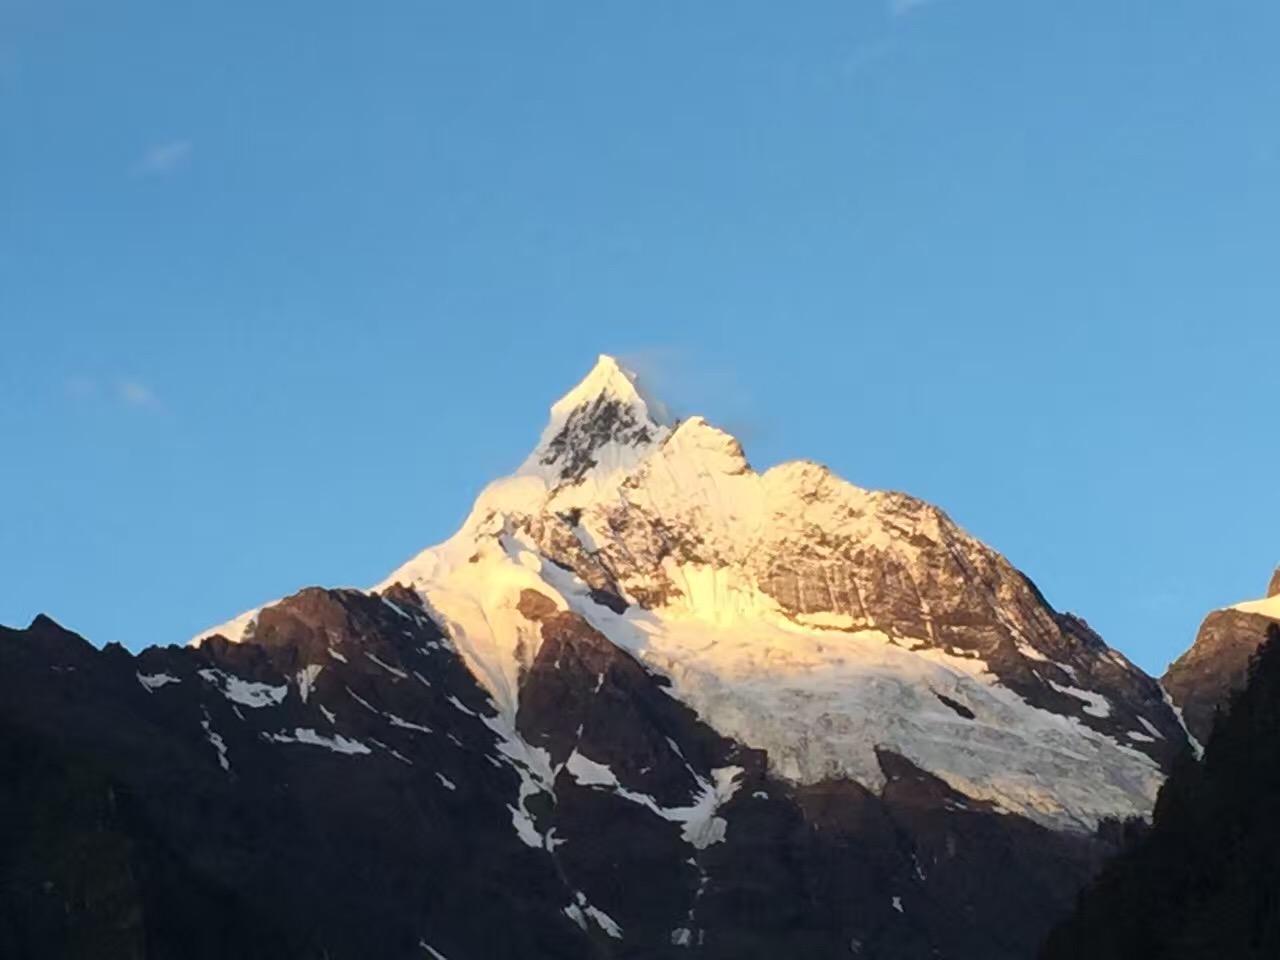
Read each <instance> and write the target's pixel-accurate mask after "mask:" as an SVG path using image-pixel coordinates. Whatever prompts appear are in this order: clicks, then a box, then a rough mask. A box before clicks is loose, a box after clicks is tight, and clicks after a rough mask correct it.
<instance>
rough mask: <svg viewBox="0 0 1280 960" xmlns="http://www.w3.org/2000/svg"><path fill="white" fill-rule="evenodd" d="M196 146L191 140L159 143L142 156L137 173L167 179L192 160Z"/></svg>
mask: <svg viewBox="0 0 1280 960" xmlns="http://www.w3.org/2000/svg"><path fill="white" fill-rule="evenodd" d="M193 149H194V144H192V142H191V141H190V140H185V139H184V140H167V141H165V142H164V143H157V144H155V145H154V146H152V147H151V148H149V149H148V150H147V152H146V153H144V154H143V155H142V159H141V160H139V161H138V166H137V171H138V173H140V174H142V175H143V176H145V177H167V176H169V175H170V174H172V173H174V172H176V171H177V170H179V169H181V168H182V167H183V166H185V165H186V164H187V162H188V161H189V160H190V159H191V152H192V150H193Z"/></svg>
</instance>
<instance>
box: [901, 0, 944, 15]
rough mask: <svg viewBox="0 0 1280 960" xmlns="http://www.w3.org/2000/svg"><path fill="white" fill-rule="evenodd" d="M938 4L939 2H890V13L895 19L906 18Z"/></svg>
mask: <svg viewBox="0 0 1280 960" xmlns="http://www.w3.org/2000/svg"><path fill="white" fill-rule="evenodd" d="M936 2H937V0H889V12H890V13H891V14H893V16H895V17H905V16H906V15H907V14H909V13H914V12H915V11H917V10H919V9H920V8H921V7H927V6H929V5H930V4H933V3H936Z"/></svg>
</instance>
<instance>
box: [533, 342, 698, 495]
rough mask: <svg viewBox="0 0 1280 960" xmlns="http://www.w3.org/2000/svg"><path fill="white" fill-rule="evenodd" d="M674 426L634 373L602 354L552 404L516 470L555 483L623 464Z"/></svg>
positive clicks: (576, 480)
mask: <svg viewBox="0 0 1280 960" xmlns="http://www.w3.org/2000/svg"><path fill="white" fill-rule="evenodd" d="M674 425H675V421H674V420H672V419H671V417H670V415H669V414H668V412H667V409H666V407H665V406H664V405H663V404H662V403H661V402H660V401H658V400H656V399H654V398H653V397H651V396H650V395H649V394H647V393H646V392H645V390H644V388H643V387H642V386H641V385H640V382H639V378H638V377H637V376H636V374H635V373H634V372H632V371H631V370H628V369H626V368H625V367H623V366H622V365H621V364H619V363H618V361H617V360H616V359H614V358H613V357H611V356H608V355H606V354H601V355H600V357H599V359H598V360H597V361H596V365H595V366H594V367H593V368H592V369H591V372H590V373H589V374H587V376H586V377H585V378H584V379H583V380H582V382H581V383H579V384H578V385H577V386H576V387H574V388H573V389H572V390H570V391H569V392H568V393H566V394H565V395H564V396H563V397H561V398H560V400H558V401H557V402H556V403H555V404H554V405H553V406H552V407H551V419H550V422H549V423H548V424H547V426H546V429H544V430H543V432H542V438H541V439H540V440H539V442H538V446H537V447H536V448H535V449H534V451H533V453H531V454H530V455H529V457H528V459H527V460H525V462H524V464H523V465H522V466H521V467H520V469H519V470H518V471H517V475H520V476H525V475H533V476H539V477H542V478H543V479H545V480H546V481H547V482H548V484H549V485H551V486H556V485H559V484H561V483H581V482H582V481H583V480H584V479H585V478H586V477H587V475H588V474H590V473H610V472H613V471H615V470H618V469H625V468H627V467H630V466H633V465H634V464H635V463H636V462H638V461H639V460H640V459H641V458H643V456H644V455H645V453H646V452H647V451H648V450H649V449H651V448H652V446H653V445H655V444H657V443H660V442H661V441H662V440H663V439H665V438H666V436H667V435H668V434H669V433H670V431H671V428H672V427H673V426H674Z"/></svg>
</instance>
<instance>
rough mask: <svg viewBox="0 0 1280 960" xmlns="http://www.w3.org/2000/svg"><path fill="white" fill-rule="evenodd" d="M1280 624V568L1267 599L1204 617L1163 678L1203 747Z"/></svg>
mask: <svg viewBox="0 0 1280 960" xmlns="http://www.w3.org/2000/svg"><path fill="white" fill-rule="evenodd" d="M1276 623H1280V568H1277V570H1276V572H1275V574H1274V575H1273V576H1272V578H1271V583H1270V585H1269V586H1268V588H1267V596H1266V598H1265V599H1263V600H1252V601H1249V602H1248V603H1240V604H1236V605H1235V606H1233V607H1227V608H1226V609H1224V610H1215V611H1213V612H1212V613H1210V614H1209V616H1207V617H1205V620H1204V623H1203V624H1202V625H1201V627H1200V632H1199V633H1198V634H1196V640H1195V643H1193V644H1192V645H1191V648H1190V649H1189V650H1187V652H1186V653H1184V654H1183V655H1182V656H1181V657H1179V658H1178V659H1177V660H1175V661H1174V662H1173V663H1172V664H1171V665H1170V667H1169V669H1168V670H1167V671H1166V672H1165V675H1164V678H1163V679H1162V680H1161V681H1160V682H1161V684H1162V685H1163V686H1164V688H1165V689H1166V690H1168V691H1169V695H1170V696H1171V697H1172V698H1173V701H1174V703H1176V704H1177V705H1178V706H1179V707H1180V708H1181V709H1182V712H1183V716H1184V717H1185V718H1186V721H1187V727H1188V729H1189V730H1190V731H1191V733H1192V734H1193V735H1194V736H1195V737H1196V738H1197V739H1198V740H1200V741H1201V742H1204V741H1205V740H1207V739H1208V737H1209V731H1210V730H1212V729H1213V720H1214V715H1215V714H1216V713H1217V711H1218V710H1219V709H1220V708H1222V707H1225V706H1226V705H1227V703H1228V702H1229V701H1230V699H1231V695H1232V694H1233V693H1235V692H1236V691H1238V690H1240V689H1242V688H1243V687H1244V684H1245V681H1246V680H1247V679H1248V676H1249V664H1250V662H1251V660H1252V659H1253V655H1254V654H1255V653H1256V652H1257V650H1258V647H1260V646H1261V645H1262V642H1263V641H1264V640H1265V639H1266V637H1267V631H1268V630H1269V629H1270V628H1271V627H1272V626H1273V625H1275V624H1276Z"/></svg>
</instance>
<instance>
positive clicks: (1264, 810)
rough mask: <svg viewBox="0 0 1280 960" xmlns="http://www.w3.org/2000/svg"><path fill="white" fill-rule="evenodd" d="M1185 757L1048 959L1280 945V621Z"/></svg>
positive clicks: (1195, 953) (1169, 959) (1101, 959)
mask: <svg viewBox="0 0 1280 960" xmlns="http://www.w3.org/2000/svg"><path fill="white" fill-rule="evenodd" d="M1206 740H1207V743H1206V746H1205V752H1204V757H1203V761H1197V760H1195V759H1194V758H1193V757H1192V756H1191V755H1190V754H1188V755H1186V756H1185V757H1183V758H1182V760H1181V761H1180V762H1179V764H1178V766H1177V767H1176V769H1175V770H1174V772H1173V774H1172V775H1171V776H1170V778H1169V780H1168V781H1167V782H1166V783H1165V786H1164V788H1163V789H1162V790H1161V792H1160V798H1159V801H1158V802H1157V804H1156V810H1155V818H1154V823H1153V825H1152V827H1151V829H1150V830H1149V831H1142V832H1140V833H1139V834H1138V835H1137V836H1136V837H1135V838H1133V839H1132V840H1131V842H1130V843H1129V845H1128V846H1127V848H1126V849H1125V851H1124V853H1123V854H1122V855H1120V856H1118V857H1117V858H1116V859H1115V860H1114V861H1112V862H1111V863H1110V864H1108V866H1107V867H1106V869H1105V870H1104V871H1103V873H1102V874H1101V876H1100V877H1099V878H1098V879H1097V881H1096V882H1095V883H1094V884H1092V885H1091V886H1090V887H1089V888H1088V890H1087V891H1086V892H1085V893H1084V895H1083V896H1082V897H1081V899H1080V904H1079V907H1078V909H1077V910H1076V911H1075V913H1074V914H1073V915H1072V916H1071V917H1070V918H1069V919H1068V920H1066V921H1065V922H1063V923H1062V924H1061V925H1060V926H1059V927H1058V928H1057V929H1056V930H1055V931H1054V933H1053V935H1052V936H1051V937H1050V938H1049V940H1048V943H1047V945H1046V946H1045V948H1044V950H1043V952H1042V953H1041V958H1042V960H1078V958H1081V957H1088V958H1091V960H1146V958H1148V957H1159V958H1161V960H1220V958H1226V957H1230V958H1231V960H1272V958H1274V957H1277V956H1280V899H1277V891H1280V821H1278V820H1277V818H1276V816H1275V811H1276V809H1277V807H1280V626H1277V625H1274V624H1273V625H1272V626H1271V627H1270V628H1269V629H1268V639H1267V640H1266V641H1265V642H1264V643H1263V645H1262V646H1261V647H1259V649H1258V652H1257V653H1256V655H1255V658H1254V662H1253V665H1252V667H1251V669H1250V672H1249V677H1248V680H1247V682H1246V684H1245V686H1244V687H1243V689H1242V690H1241V691H1238V692H1236V693H1235V694H1233V695H1232V696H1231V698H1230V703H1229V707H1228V709H1227V710H1226V711H1224V713H1223V714H1221V715H1219V717H1218V719H1217V721H1216V722H1215V723H1214V724H1213V726H1212V728H1211V730H1210V733H1209V735H1208V737H1207V738H1206Z"/></svg>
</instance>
